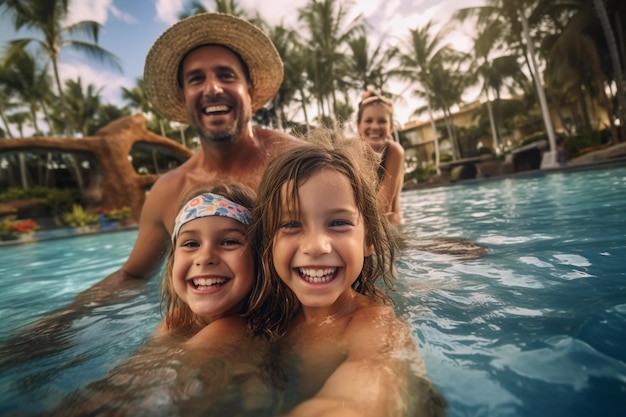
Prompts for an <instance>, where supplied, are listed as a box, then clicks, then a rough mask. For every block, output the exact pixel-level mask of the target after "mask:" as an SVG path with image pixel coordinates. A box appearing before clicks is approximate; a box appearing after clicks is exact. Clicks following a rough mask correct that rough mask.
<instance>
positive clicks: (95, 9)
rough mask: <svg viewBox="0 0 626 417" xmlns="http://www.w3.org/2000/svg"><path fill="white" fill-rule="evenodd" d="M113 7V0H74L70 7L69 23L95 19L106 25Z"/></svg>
mask: <svg viewBox="0 0 626 417" xmlns="http://www.w3.org/2000/svg"><path fill="white" fill-rule="evenodd" d="M111 7H112V0H73V1H72V2H71V4H70V7H69V14H68V16H67V23H70V24H71V23H76V22H80V21H82V20H93V21H96V22H98V23H100V24H101V25H104V24H105V23H106V21H107V17H108V15H109V9H110V8H111Z"/></svg>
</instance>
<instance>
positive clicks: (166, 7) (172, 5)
mask: <svg viewBox="0 0 626 417" xmlns="http://www.w3.org/2000/svg"><path fill="white" fill-rule="evenodd" d="M182 9H183V0H157V4H156V13H157V20H159V21H161V22H164V23H167V24H168V25H172V24H174V23H176V22H178V13H179V12H180V11H181V10H182Z"/></svg>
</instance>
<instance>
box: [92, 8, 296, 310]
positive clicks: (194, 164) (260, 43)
mask: <svg viewBox="0 0 626 417" xmlns="http://www.w3.org/2000/svg"><path fill="white" fill-rule="evenodd" d="M282 79H283V63H282V61H281V59H280V55H279V54H278V52H277V51H276V48H275V47H274V45H273V44H272V42H271V40H270V39H269V38H268V37H267V36H266V35H265V34H264V33H263V32H262V31H261V30H260V29H259V28H257V27H256V26H254V25H252V24H250V23H249V22H247V21H245V20H243V19H240V18H237V17H235V16H232V15H227V14H221V13H205V14H199V15H195V16H192V17H189V18H187V19H184V20H181V21H179V22H178V23H176V24H174V25H173V26H172V27H170V28H169V29H167V30H166V31H165V32H164V33H163V34H162V35H161V36H160V37H159V38H158V39H157V40H156V42H155V43H154V45H153V46H152V48H151V49H150V51H149V52H148V55H147V57H146V63H145V67H144V85H145V89H146V94H147V96H148V98H149V99H150V101H151V102H152V104H153V106H154V108H155V109H156V111H157V112H158V113H159V114H161V115H162V116H164V117H166V118H167V119H169V120H175V121H178V122H181V123H185V124H190V125H191V126H193V127H194V128H195V129H196V130H197V133H198V135H199V137H200V151H199V152H198V153H197V154H195V155H193V156H192V157H191V158H190V159H189V160H188V161H187V162H185V163H184V164H183V165H181V166H180V167H178V168H176V169H174V170H172V171H170V172H168V173H166V174H164V175H163V176H162V177H160V178H159V180H158V181H157V182H156V183H155V184H154V186H153V187H152V189H151V190H150V192H149V194H148V196H147V198H146V201H145V203H144V206H143V210H142V213H141V218H140V222H139V232H138V235H137V240H136V242H135V245H134V248H133V250H132V252H131V254H130V256H129V258H128V260H127V261H126V263H125V264H124V265H123V266H122V268H121V269H120V270H118V271H116V272H114V273H113V274H111V275H109V276H108V277H107V278H106V279H105V280H104V281H102V282H100V283H99V284H97V286H96V289H100V290H103V291H102V292H100V295H99V296H97V298H100V297H107V296H108V293H109V292H111V291H115V290H116V288H118V286H119V284H120V283H121V282H123V281H127V280H128V279H129V278H130V279H143V278H148V277H150V276H151V275H152V274H153V273H154V272H155V271H156V270H157V269H158V267H159V266H160V263H161V260H162V259H163V254H164V253H165V249H166V245H167V242H168V241H169V235H170V234H171V232H172V227H173V224H174V217H175V215H176V212H177V210H178V206H179V202H180V196H181V195H183V194H184V191H185V190H187V189H188V188H190V187H193V186H195V185H197V184H200V183H204V182H207V181H211V180H220V179H224V180H229V181H239V182H242V183H244V184H246V185H248V186H250V187H252V188H253V189H256V188H257V185H258V182H259V181H260V177H261V174H262V173H263V170H264V168H265V165H266V163H267V162H268V160H269V159H270V158H271V157H272V156H273V155H275V154H276V153H277V152H282V151H284V150H285V149H286V148H288V147H290V146H292V145H294V144H297V143H298V140H297V139H295V138H293V137H292V136H289V135H287V134H285V133H281V132H276V131H271V130H267V129H260V128H256V127H253V126H252V122H251V119H252V114H253V112H254V111H256V110H258V109H260V108H261V107H263V105H264V104H265V103H266V102H268V101H269V100H270V99H271V98H272V97H273V96H274V95H275V94H276V92H277V91H278V89H279V87H280V84H281V82H282ZM90 290H91V289H90ZM90 290H87V291H88V292H87V294H82V295H81V297H84V296H87V298H88V301H90V302H93V301H97V299H96V300H94V299H93V298H92V297H91V296H93V295H95V294H93V291H91V295H89V294H90ZM86 301H87V300H86Z"/></svg>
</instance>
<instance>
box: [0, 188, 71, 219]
mask: <svg viewBox="0 0 626 417" xmlns="http://www.w3.org/2000/svg"><path fill="white" fill-rule="evenodd" d="M30 198H40V199H43V200H44V201H45V204H46V205H47V206H48V207H50V209H51V210H52V213H53V214H55V215H61V214H62V213H65V212H67V211H70V210H72V206H73V205H74V204H76V203H77V202H78V201H80V193H79V191H78V190H77V189H75V188H64V189H59V188H48V187H42V186H39V185H38V186H35V187H31V188H27V189H24V188H9V189H8V190H7V191H6V192H4V193H0V202H10V201H17V200H27V199H30Z"/></svg>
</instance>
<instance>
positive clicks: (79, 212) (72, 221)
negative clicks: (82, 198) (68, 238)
mask: <svg viewBox="0 0 626 417" xmlns="http://www.w3.org/2000/svg"><path fill="white" fill-rule="evenodd" d="M63 222H64V223H65V224H67V225H68V226H70V227H81V226H88V225H91V224H96V223H98V215H97V214H91V213H88V212H86V211H85V209H84V208H83V207H82V206H81V205H78V204H74V205H73V207H72V211H71V212H69V213H65V214H63Z"/></svg>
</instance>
